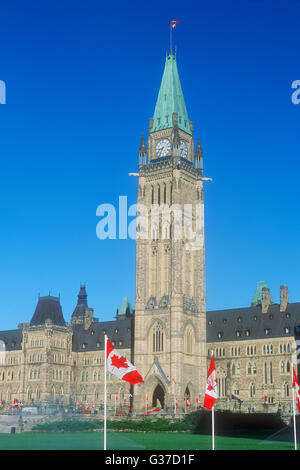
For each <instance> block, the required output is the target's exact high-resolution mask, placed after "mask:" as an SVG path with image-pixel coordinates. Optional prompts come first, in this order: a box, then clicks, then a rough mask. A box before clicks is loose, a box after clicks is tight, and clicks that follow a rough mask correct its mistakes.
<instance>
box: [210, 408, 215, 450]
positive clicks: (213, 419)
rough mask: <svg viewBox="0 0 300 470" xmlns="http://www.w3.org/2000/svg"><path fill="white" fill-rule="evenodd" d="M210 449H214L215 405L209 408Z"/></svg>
mask: <svg viewBox="0 0 300 470" xmlns="http://www.w3.org/2000/svg"><path fill="white" fill-rule="evenodd" d="M211 420H212V421H211V430H212V450H215V407H214V406H213V407H212V409H211Z"/></svg>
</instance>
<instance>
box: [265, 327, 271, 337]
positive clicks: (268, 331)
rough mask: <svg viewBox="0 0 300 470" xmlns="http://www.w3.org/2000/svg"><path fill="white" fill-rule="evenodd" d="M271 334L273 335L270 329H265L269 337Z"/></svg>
mask: <svg viewBox="0 0 300 470" xmlns="http://www.w3.org/2000/svg"><path fill="white" fill-rule="evenodd" d="M270 333H271V330H270V328H265V335H266V336H269V334H270Z"/></svg>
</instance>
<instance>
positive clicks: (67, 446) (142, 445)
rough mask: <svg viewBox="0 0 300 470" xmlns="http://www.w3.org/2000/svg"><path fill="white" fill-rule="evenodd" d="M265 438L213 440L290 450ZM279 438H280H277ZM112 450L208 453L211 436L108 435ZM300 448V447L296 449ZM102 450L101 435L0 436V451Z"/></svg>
mask: <svg viewBox="0 0 300 470" xmlns="http://www.w3.org/2000/svg"><path fill="white" fill-rule="evenodd" d="M265 437H266V436H264V437H259V438H258V437H256V438H253V437H223V436H216V437H215V448H216V449H219V450H292V449H293V442H292V441H285V442H284V441H280V440H278V441H275V440H273V439H272V438H271V439H272V440H268V439H265ZM278 437H279V436H278ZM107 446H108V449H112V450H121V449H122V450H125V449H128V450H131V449H132V450H135V449H136V450H143V449H145V450H146V449H149V450H210V449H211V436H203V435H195V434H180V433H178V434H177V433H176V434H175V433H174V434H168V433H158V434H154V433H146V434H143V433H114V432H109V433H108V434H107ZM299 448H300V447H299ZM97 449H98V450H101V449H103V433H98V432H91V433H29V432H28V433H24V434H0V450H97Z"/></svg>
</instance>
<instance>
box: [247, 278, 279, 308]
mask: <svg viewBox="0 0 300 470" xmlns="http://www.w3.org/2000/svg"><path fill="white" fill-rule="evenodd" d="M265 287H266V288H267V287H268V286H267V283H266V281H259V282H258V283H257V286H256V291H255V294H254V296H253V299H252V302H251V305H252V306H256V305H261V303H262V290H263V288H265ZM273 303H274V302H273V300H272V297H271V304H273Z"/></svg>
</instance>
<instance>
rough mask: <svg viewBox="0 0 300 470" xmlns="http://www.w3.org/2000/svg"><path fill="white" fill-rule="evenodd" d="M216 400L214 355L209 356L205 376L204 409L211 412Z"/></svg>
mask: <svg viewBox="0 0 300 470" xmlns="http://www.w3.org/2000/svg"><path fill="white" fill-rule="evenodd" d="M217 398H218V390H217V378H216V369H215V361H214V355H213V354H212V356H211V361H210V367H209V371H208V374H207V381H206V390H205V397H204V408H207V409H208V410H211V409H212V407H213V406H214V404H215V401H216V399H217Z"/></svg>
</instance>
